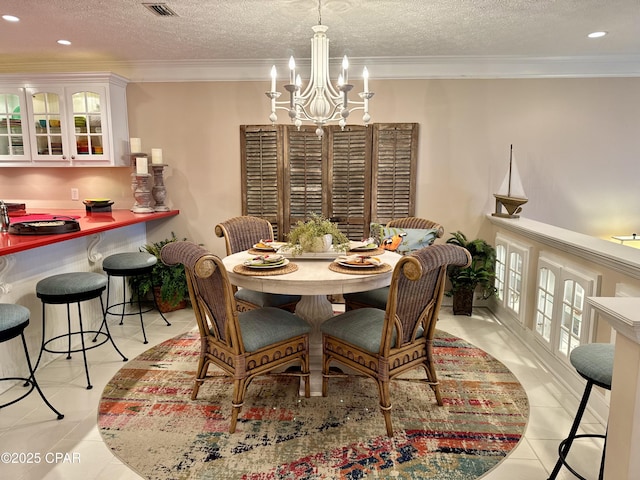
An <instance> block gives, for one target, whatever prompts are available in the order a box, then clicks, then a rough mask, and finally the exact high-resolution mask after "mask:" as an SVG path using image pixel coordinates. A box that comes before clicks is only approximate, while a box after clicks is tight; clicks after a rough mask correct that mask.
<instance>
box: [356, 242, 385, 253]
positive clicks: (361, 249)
mask: <svg viewBox="0 0 640 480" xmlns="http://www.w3.org/2000/svg"><path fill="white" fill-rule="evenodd" d="M377 248H378V245H376V244H375V243H374V244H372V245H365V246H364V247H355V248H352V249H351V251H352V252H369V251H371V250H376V249H377Z"/></svg>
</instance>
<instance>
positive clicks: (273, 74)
mask: <svg viewBox="0 0 640 480" xmlns="http://www.w3.org/2000/svg"><path fill="white" fill-rule="evenodd" d="M276 75H277V72H276V66H275V65H274V66H273V67H271V91H272V92H275V91H276Z"/></svg>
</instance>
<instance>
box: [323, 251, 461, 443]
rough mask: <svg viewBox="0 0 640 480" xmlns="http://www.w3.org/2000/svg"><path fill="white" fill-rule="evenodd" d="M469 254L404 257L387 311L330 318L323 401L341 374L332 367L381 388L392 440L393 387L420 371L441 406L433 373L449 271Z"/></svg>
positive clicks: (363, 310) (325, 331)
mask: <svg viewBox="0 0 640 480" xmlns="http://www.w3.org/2000/svg"><path fill="white" fill-rule="evenodd" d="M470 263H471V255H469V252H468V251H467V250H466V249H464V248H462V247H458V246H456V245H434V246H431V247H425V248H422V249H420V250H416V251H415V252H413V253H410V254H408V255H405V256H404V257H402V258H401V259H400V261H399V262H398V263H397V264H396V266H395V268H394V270H393V275H392V277H391V285H390V287H389V300H388V302H387V308H386V310H380V309H378V308H359V309H357V310H351V311H348V312H345V313H343V314H341V315H337V316H335V317H332V318H330V319H329V320H327V321H326V322H324V323H323V324H322V325H321V326H320V330H321V331H322V374H323V378H322V395H323V396H326V395H327V391H328V381H329V378H330V377H331V376H334V375H341V376H343V374H342V373H336V372H335V369H332V368H331V367H330V365H331V364H332V363H333V362H338V363H341V364H342V365H344V366H346V367H348V368H350V369H351V370H354V371H355V372H357V373H362V374H364V375H366V376H367V377H370V378H372V379H373V380H375V381H376V382H377V384H378V391H379V393H380V410H382V414H383V415H384V421H385V425H386V428H387V435H388V436H390V437H392V436H393V425H392V423H391V396H390V389H389V386H390V385H389V384H390V381H391V380H393V379H395V378H396V377H398V376H399V375H401V374H403V373H405V372H407V371H409V370H412V369H414V368H417V367H422V368H424V370H425V372H426V376H427V378H426V380H425V381H424V382H425V384H427V385H429V386H430V387H431V388H432V389H433V391H434V393H435V397H436V401H437V403H438V405H440V406H442V397H441V395H440V388H439V385H438V377H437V375H436V370H435V368H434V362H433V353H432V340H433V335H434V332H435V328H436V321H437V319H438V312H439V310H440V305H441V303H442V295H443V293H444V288H445V280H446V277H447V266H448V265H458V266H467V265H469V264H470Z"/></svg>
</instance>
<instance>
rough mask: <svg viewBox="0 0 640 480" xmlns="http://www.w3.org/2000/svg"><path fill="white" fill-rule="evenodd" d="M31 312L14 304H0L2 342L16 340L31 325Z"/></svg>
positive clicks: (0, 336) (0, 337)
mask: <svg viewBox="0 0 640 480" xmlns="http://www.w3.org/2000/svg"><path fill="white" fill-rule="evenodd" d="M30 313H31V312H30V311H29V309H28V308H27V307H23V306H22V305H16V304H14V303H0V342H4V341H5V340H9V339H11V338H14V337H16V336H18V335H19V334H20V332H22V331H23V330H24V329H25V328H26V326H27V325H29V315H30Z"/></svg>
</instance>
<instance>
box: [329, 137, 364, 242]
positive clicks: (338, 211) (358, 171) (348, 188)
mask: <svg viewBox="0 0 640 480" xmlns="http://www.w3.org/2000/svg"><path fill="white" fill-rule="evenodd" d="M325 130H327V132H326V133H325V135H327V137H328V144H329V158H328V165H329V168H330V174H329V184H328V191H327V197H328V203H329V204H328V209H327V215H328V216H329V217H330V218H331V219H332V220H333V221H334V222H336V223H337V224H338V226H339V228H340V230H341V231H342V232H343V233H344V234H345V235H347V237H349V239H351V240H361V239H362V238H363V236H364V234H365V227H366V231H368V225H369V222H370V208H369V207H370V205H371V186H370V184H371V148H370V145H371V135H370V134H371V131H372V129H371V128H368V127H364V126H358V125H353V126H347V127H345V129H344V130H342V129H340V127H331V128H330V129H325Z"/></svg>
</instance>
